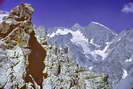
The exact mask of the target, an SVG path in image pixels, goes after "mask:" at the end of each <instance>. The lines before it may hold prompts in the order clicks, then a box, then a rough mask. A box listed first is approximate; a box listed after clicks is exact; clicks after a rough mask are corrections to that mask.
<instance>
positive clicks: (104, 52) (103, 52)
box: [93, 42, 112, 60]
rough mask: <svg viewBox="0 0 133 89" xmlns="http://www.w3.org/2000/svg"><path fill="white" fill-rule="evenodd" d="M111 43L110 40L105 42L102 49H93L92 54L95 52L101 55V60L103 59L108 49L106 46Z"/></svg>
mask: <svg viewBox="0 0 133 89" xmlns="http://www.w3.org/2000/svg"><path fill="white" fill-rule="evenodd" d="M111 43H112V42H106V46H105V48H104V49H103V50H94V51H93V52H94V53H93V54H97V55H100V56H102V60H104V59H105V58H106V57H107V56H108V52H107V50H108V48H109V46H110V44H111Z"/></svg>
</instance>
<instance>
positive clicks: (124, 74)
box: [122, 69, 128, 79]
mask: <svg viewBox="0 0 133 89" xmlns="http://www.w3.org/2000/svg"><path fill="white" fill-rule="evenodd" d="M127 76H128V73H127V71H126V70H125V69H123V76H122V79H125V78H126V77H127Z"/></svg>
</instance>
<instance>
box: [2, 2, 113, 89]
mask: <svg viewBox="0 0 133 89" xmlns="http://www.w3.org/2000/svg"><path fill="white" fill-rule="evenodd" d="M33 11H34V10H33V8H32V7H31V5H29V4H26V3H25V4H21V5H19V6H17V7H16V8H14V9H12V10H11V11H10V13H9V15H8V16H7V17H4V19H3V21H2V23H1V24H0V88H1V89H111V87H110V86H109V84H108V82H107V75H104V74H96V73H92V72H89V71H86V70H85V69H84V68H83V67H80V66H79V65H77V64H76V63H75V61H74V59H73V58H72V57H70V56H69V55H68V54H67V52H68V50H69V49H67V48H56V47H54V46H50V45H49V44H47V43H46V38H45V32H44V29H40V28H34V27H33V25H32V22H31V19H32V13H33Z"/></svg>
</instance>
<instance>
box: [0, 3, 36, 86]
mask: <svg viewBox="0 0 133 89" xmlns="http://www.w3.org/2000/svg"><path fill="white" fill-rule="evenodd" d="M33 11H34V10H33V8H32V7H31V5H29V4H21V5H19V6H17V7H16V8H14V9H12V10H11V11H10V13H9V15H8V16H6V17H4V19H3V21H2V23H1V24H0V88H3V89H18V88H21V87H23V86H24V85H25V80H24V78H25V76H26V67H27V65H28V56H29V54H30V49H29V39H30V34H31V33H32V32H33V28H32V23H31V18H32V13H33Z"/></svg>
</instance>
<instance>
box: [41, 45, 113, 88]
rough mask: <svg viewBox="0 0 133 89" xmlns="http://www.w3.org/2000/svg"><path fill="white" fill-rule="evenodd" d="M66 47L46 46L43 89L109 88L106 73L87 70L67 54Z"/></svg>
mask: <svg viewBox="0 0 133 89" xmlns="http://www.w3.org/2000/svg"><path fill="white" fill-rule="evenodd" d="M67 52H68V49H67V48H56V47H51V46H50V47H48V48H47V54H48V55H47V57H46V59H45V65H46V67H45V70H44V73H47V75H48V76H47V78H45V79H44V81H43V89H111V87H110V86H109V84H108V82H107V78H108V77H107V75H105V74H96V73H93V72H89V71H87V70H86V69H85V68H83V67H81V66H79V65H77V64H76V63H75V61H74V59H73V58H72V57H70V56H69V55H68V53H67Z"/></svg>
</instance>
